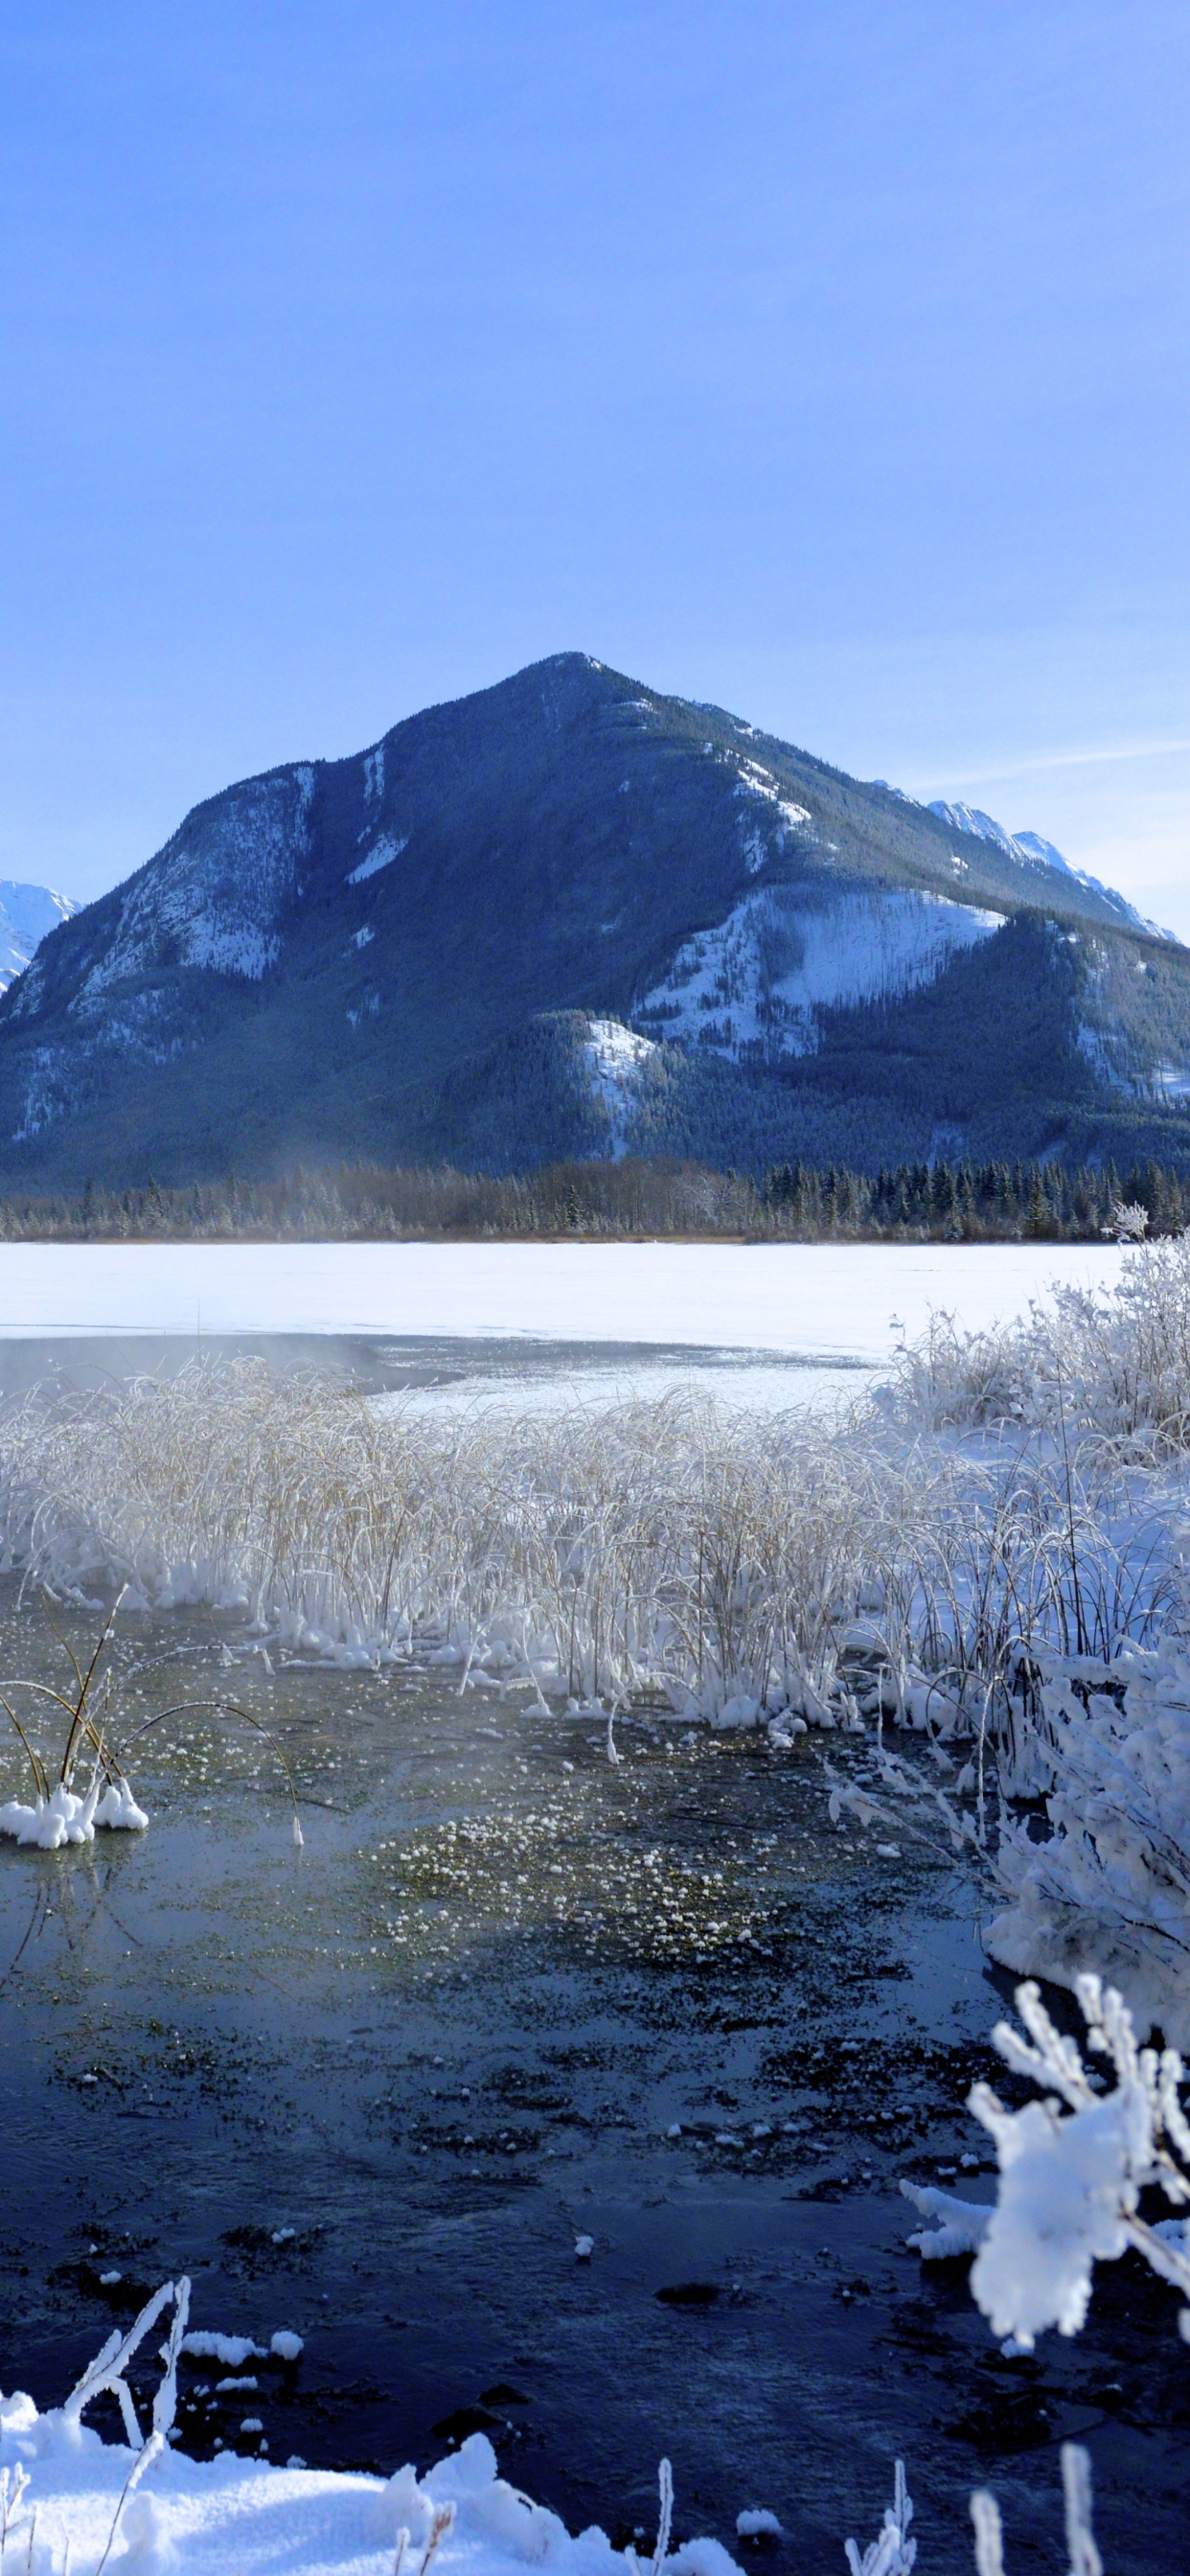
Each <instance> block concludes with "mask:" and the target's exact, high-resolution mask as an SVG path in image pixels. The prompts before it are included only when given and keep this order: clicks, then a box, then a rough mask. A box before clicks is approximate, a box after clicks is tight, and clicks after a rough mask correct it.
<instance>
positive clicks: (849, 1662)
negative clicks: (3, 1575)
mask: <svg viewBox="0 0 1190 2576" xmlns="http://www.w3.org/2000/svg"><path fill="white" fill-rule="evenodd" d="M0 1546H2V1548H3V1555H4V1561H5V1562H6V1563H7V1564H9V1565H10V1566H16V1567H21V1568H24V1569H27V1570H29V1571H30V1572H31V1573H33V1574H35V1575H36V1576H37V1577H38V1578H40V1579H41V1580H43V1581H45V1582H47V1583H49V1584H51V1585H52V1586H54V1587H55V1588H56V1589H59V1590H62V1591H67V1592H70V1593H72V1594H73V1595H74V1596H75V1597H76V1598H84V1599H87V1598H91V1597H92V1596H93V1594H94V1591H95V1587H96V1586H97V1585H103V1586H105V1587H106V1586H109V1585H111V1586H114V1585H118V1584H124V1585H126V1586H127V1587H128V1591H127V1597H128V1599H129V1601H130V1602H131V1603H132V1604H133V1605H136V1604H138V1603H139V1604H140V1605H142V1606H145V1607H154V1608H162V1609H164V1608H168V1607H170V1606H172V1605H176V1604H179V1603H186V1602H199V1601H202V1602H206V1603H210V1604H211V1605H213V1606H214V1607H216V1608H219V1609H224V1610H227V1611H239V1612H241V1613H244V1614H246V1615H247V1617H248V1619H249V1620H250V1622H252V1623H253V1624H254V1625H255V1626H256V1628H257V1629H258V1630H259V1631H262V1632H263V1631H267V1632H269V1633H270V1634H272V1635H274V1636H276V1637H277V1638H278V1639H279V1640H280V1642H281V1643H282V1644H283V1645H284V1646H287V1647H288V1648H289V1649H291V1650H292V1651H295V1652H307V1653H311V1652H313V1653H319V1652H321V1653H327V1654H334V1655H336V1656H338V1657H339V1658H340V1659H342V1660H346V1661H348V1662H352V1661H360V1662H367V1661H375V1660H378V1659H379V1660H385V1659H390V1658H392V1657H393V1656H395V1655H404V1654H406V1653H408V1652H409V1651H410V1650H411V1649H412V1648H415V1647H416V1648H417V1649H419V1650H420V1651H421V1652H423V1653H424V1654H425V1655H427V1656H428V1657H430V1658H432V1659H436V1660H437V1661H439V1662H441V1663H443V1664H447V1665H451V1664H453V1665H455V1666H457V1667H459V1668H460V1670H461V1673H462V1675H463V1676H464V1677H466V1676H468V1675H469V1674H470V1673H472V1672H475V1671H476V1670H479V1669H482V1670H484V1671H486V1672H487V1673H488V1674H492V1673H495V1674H506V1675H510V1676H511V1675H520V1676H527V1677H530V1678H531V1679H532V1680H533V1681H535V1682H536V1684H537V1686H538V1687H539V1688H540V1689H541V1690H543V1691H546V1692H548V1693H551V1694H554V1695H557V1696H560V1697H561V1698H563V1699H566V1698H570V1699H574V1700H577V1701H579V1702H585V1701H589V1700H590V1699H592V1698H593V1697H594V1696H595V1695H596V1694H603V1695H604V1697H605V1698H606V1699H608V1700H610V1701H611V1702H612V1703H613V1704H615V1703H620V1704H623V1703H626V1702H628V1701H630V1700H631V1699H632V1698H633V1697H634V1696H635V1695H638V1694H641V1693H648V1692H652V1693H660V1694H662V1695H663V1696H664V1697H665V1698H666V1699H667V1700H668V1701H669V1702H670V1703H671V1705H673V1706H674V1707H675V1708H677V1709H679V1710H682V1711H689V1712H690V1713H699V1714H702V1715H704V1716H706V1717H708V1718H710V1719H712V1720H713V1721H716V1722H719V1723H726V1724H729V1725H730V1724H742V1725H750V1724H754V1723H755V1722H757V1720H758V1719H760V1718H761V1717H762V1716H765V1715H768V1716H772V1715H773V1714H775V1713H778V1712H782V1711H790V1712H793V1713H800V1714H801V1715H802V1716H803V1717H804V1718H806V1719H807V1720H809V1721H810V1722H811V1723H814V1722H817V1723H822V1724H830V1723H835V1722H837V1721H838V1720H840V1719H841V1720H842V1721H843V1722H848V1721H850V1722H852V1723H856V1722H858V1716H859V1714H860V1713H862V1710H863V1709H864V1708H868V1709H872V1708H874V1707H875V1706H876V1705H877V1703H880V1704H882V1705H883V1706H884V1707H885V1708H886V1709H888V1710H889V1711H890V1713H891V1712H893V1711H896V1712H899V1713H901V1714H907V1715H909V1716H910V1717H911V1718H912V1719H913V1720H914V1721H915V1722H917V1723H918V1724H920V1725H922V1726H928V1728H929V1729H930V1731H931V1732H941V1733H942V1734H947V1733H950V1732H953V1731H954V1729H955V1727H956V1726H961V1725H971V1724H974V1723H977V1722H980V1721H981V1718H982V1722H984V1723H986V1711H987V1707H988V1704H989V1693H990V1694H991V1695H992V1696H993V1697H995V1698H996V1701H997V1722H998V1723H999V1722H1000V1721H1001V1720H1002V1719H1004V1717H1005V1714H1006V1712H1008V1710H1009V1708H1010V1704H1011V1690H1012V1676H1013V1675H1014V1673H1015V1672H1017V1671H1018V1670H1019V1667H1020V1664H1021V1659H1022V1656H1023V1655H1025V1656H1027V1655H1028V1654H1029V1653H1030V1652H1032V1651H1033V1650H1034V1649H1035V1648H1040V1646H1042V1645H1043V1644H1048V1645H1051V1646H1053V1647H1054V1648H1056V1649H1057V1650H1059V1651H1062V1652H1067V1651H1071V1650H1075V1649H1077V1650H1079V1651H1089V1652H1095V1651H1101V1652H1104V1653H1110V1652H1111V1651H1112V1650H1113V1647H1114V1644H1115V1643H1116V1642H1117V1640H1118V1638H1119V1636H1120V1635H1122V1634H1130V1635H1132V1636H1134V1637H1136V1638H1138V1639H1141V1638H1143V1637H1144V1636H1145V1635H1146V1633H1147V1631H1148V1629H1149V1628H1151V1626H1152V1623H1153V1619H1154V1616H1155V1615H1156V1609H1157V1606H1158V1603H1159V1597H1160V1593H1161V1587H1162V1584H1163V1582H1164V1581H1165V1579H1166V1574H1165V1567H1164V1561H1163V1559H1162V1555H1161V1550H1160V1547H1159V1546H1158V1544H1157V1541H1156V1537H1155V1534H1154V1533H1151V1532H1149V1533H1146V1531H1145V1529H1144V1526H1143V1515H1140V1516H1138V1510H1137V1505H1136V1499H1135V1496H1134V1495H1133V1494H1132V1493H1131V1491H1130V1490H1129V1488H1128V1481H1127V1476H1126V1474H1124V1472H1123V1471H1122V1470H1121V1469H1120V1467H1119V1465H1118V1463H1117V1462H1116V1461H1115V1460H1114V1459H1113V1458H1111V1457H1106V1456H1104V1455H1097V1456H1096V1458H1095V1460H1094V1461H1082V1462H1077V1463H1072V1462H1071V1461H1070V1460H1069V1459H1067V1460H1065V1461H1064V1462H1060V1463H1058V1462H1055V1460H1054V1459H1053V1458H1051V1457H1045V1456H1040V1457H1039V1456H1037V1455H1034V1454H1031V1453H1030V1452H1028V1451H1027V1450H1026V1449H1025V1448H1023V1447H1021V1446H1020V1444H1017V1448H1016V1450H1014V1451H1013V1452H1012V1454H1006V1453H1004V1452H1003V1451H1001V1452H999V1453H997V1454H995V1455H992V1454H990V1453H989V1450H988V1444H987V1443H986V1442H984V1443H982V1444H981V1445H980V1447H979V1449H978V1450H977V1451H976V1452H974V1453H972V1452H970V1451H968V1450H965V1449H964V1448H963V1446H962V1445H961V1444H959V1443H956V1442H955V1441H954V1440H953V1439H938V1438H932V1439H906V1438H905V1437H904V1436H903V1435H902V1434H901V1433H900V1432H899V1431H890V1429H889V1428H888V1426H887V1425H882V1424H881V1422H880V1421H879V1419H878V1418H877V1417H876V1416H874V1415H873V1414H871V1413H870V1412H861V1413H857V1414H856V1415H854V1416H853V1417H852V1418H851V1419H850V1420H849V1421H847V1422H844V1423H823V1422H821V1421H819V1420H816V1419H815V1418H813V1417H812V1416H809V1415H805V1414H788V1415H785V1416H778V1417H774V1416H745V1415H739V1414H736V1415H729V1414H725V1413H723V1412H721V1411H719V1410H718V1409H717V1408H716V1407H715V1406H714V1405H713V1404H710V1403H708V1402H707V1401H706V1400H705V1399H699V1398H697V1397H694V1396H689V1397H679V1396H675V1397H671V1398H668V1399H665V1400H663V1401H661V1402H658V1403H636V1404H626V1405H622V1406H618V1407H614V1408H611V1409H608V1410H604V1411H599V1412H594V1411H587V1410H585V1409H583V1408H582V1407H579V1406H575V1407H571V1408H568V1409H567V1410H565V1411H563V1412H560V1413H557V1414H554V1415H552V1416H551V1415H544V1416H543V1415H540V1414H535V1415H531V1416H529V1417H526V1418H525V1419H523V1420H518V1419H515V1418H510V1417H509V1416H507V1415H505V1414H502V1413H497V1412H493V1411H476V1412H475V1413H473V1414H471V1415H464V1416H458V1415H455V1414H450V1415H437V1416H436V1415H434V1414H432V1413H430V1412H427V1411H424V1410H414V1409H402V1408H401V1407H393V1408H377V1407H376V1406H374V1405H372V1404H369V1403H368V1402H367V1401H366V1400H364V1399H362V1398H360V1397H359V1396H358V1395H356V1394H354V1393H352V1392H351V1391H350V1390H347V1389H344V1388H343V1387H341V1386H338V1385H335V1384H332V1383H329V1382H326V1381H322V1380H317V1379H312V1380H294V1379H289V1380H283V1381H280V1382H278V1381H276V1380H274V1379H273V1378H271V1377H270V1375H269V1373H268V1371H267V1370H266V1369H265V1368H264V1367H263V1366H261V1365H260V1364H258V1363H256V1362H243V1361H241V1362H234V1363H232V1364H230V1365H225V1364H220V1363H217V1362H215V1363H198V1362H196V1363H194V1364H193V1365H191V1366H190V1367H189V1368H188V1369H186V1370H185V1371H183V1373H182V1374H181V1375H180V1376H178V1377H176V1378H174V1379H172V1380H168V1381H164V1382H162V1381H158V1380H156V1379H142V1380H138V1381H134V1382H133V1383H131V1384H129V1385H127V1386H123V1387H118V1386H117V1387H111V1388H107V1389H105V1390H103V1391H101V1392H98V1393H87V1394H85V1395H73V1394H68V1395H59V1396H55V1397H54V1398H52V1399H47V1398H46V1397H44V1396H42V1395H40V1394H39V1395H34V1396H31V1397H29V1398H27V1399H26V1400H24V1401H23V1402H21V1403H20V1404H18V1405H16V1406H15V1407H13V1408H12V1409H10V1411H9V1412H8V1413H7V1414H6V1416H5V1417H4V1419H3V1421H2V1423H0Z"/></svg>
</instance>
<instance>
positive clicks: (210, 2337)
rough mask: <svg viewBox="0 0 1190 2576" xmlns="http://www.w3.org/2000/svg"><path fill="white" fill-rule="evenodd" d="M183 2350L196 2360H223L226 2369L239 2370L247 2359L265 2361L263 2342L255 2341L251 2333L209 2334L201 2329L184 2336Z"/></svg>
mask: <svg viewBox="0 0 1190 2576" xmlns="http://www.w3.org/2000/svg"><path fill="white" fill-rule="evenodd" d="M182 2350H183V2352H188V2353H190V2354H192V2355H193V2358H194V2359H195V2361H221V2362H222V2363H223V2366H224V2368H225V2369H226V2370H239V2368H240V2367H241V2365H242V2363H244V2362H245V2361H263V2359H264V2346H263V2344H259V2343H253V2341H252V2337H251V2335H225V2334H208V2333H206V2332H205V2331H202V2330H200V2331H199V2332H197V2333H194V2334H188V2335H185V2336H183V2339H182Z"/></svg>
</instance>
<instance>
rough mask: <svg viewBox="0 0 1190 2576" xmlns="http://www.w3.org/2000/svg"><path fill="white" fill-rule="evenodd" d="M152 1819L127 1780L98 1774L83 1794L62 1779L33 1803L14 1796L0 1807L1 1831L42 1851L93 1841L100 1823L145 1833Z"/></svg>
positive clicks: (114, 1827) (116, 1828)
mask: <svg viewBox="0 0 1190 2576" xmlns="http://www.w3.org/2000/svg"><path fill="white" fill-rule="evenodd" d="M148 1822H149V1819H148V1817H147V1816H146V1814H145V1812H144V1809H143V1808H142V1807H138V1805H137V1803H136V1800H135V1798H134V1797H133V1794H132V1791H131V1789H130V1788H129V1786H128V1783H127V1781H126V1780H121V1781H111V1782H110V1783H106V1784H105V1783H104V1782H102V1781H101V1780H100V1779H99V1778H98V1777H97V1778H96V1779H95V1780H93V1781H92V1783H91V1786H90V1788H89V1789H88V1790H87V1791H86V1793H85V1795H84V1796H82V1797H80V1796H78V1795H77V1794H76V1793H75V1791H74V1790H73V1789H67V1788H66V1787H65V1786H64V1785H63V1784H62V1783H61V1782H60V1783H59V1785H58V1787H57V1788H56V1789H55V1790H53V1792H52V1793H51V1795H50V1796H49V1797H48V1798H38V1799H36V1800H35V1801H34V1803H33V1805H32V1806H26V1805H25V1804H24V1803H23V1801H22V1800H21V1799H19V1798H10V1799H9V1801H8V1803H7V1805H6V1806H3V1807H0V1834H7V1835H8V1837H9V1839H10V1841H12V1842H18V1843H32V1844H35V1845H36V1847H37V1848H38V1850H40V1851H61V1849H62V1847H63V1845H64V1844H65V1843H93V1842H94V1840H95V1833H96V1828H97V1827H99V1826H104V1827H106V1828H107V1829H108V1830H109V1831H123V1832H125V1833H136V1834H141V1833H144V1831H145V1829H146V1827H147V1825H148Z"/></svg>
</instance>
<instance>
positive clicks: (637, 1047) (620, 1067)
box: [582, 1020, 657, 1162]
mask: <svg viewBox="0 0 1190 2576" xmlns="http://www.w3.org/2000/svg"><path fill="white" fill-rule="evenodd" d="M587 1032H588V1034H587V1038H586V1042H585V1044H584V1046H583V1050H582V1052H583V1055H584V1057H585V1059H586V1064H587V1070H588V1073H589V1075H590V1079H591V1087H592V1089H593V1091H594V1092H595V1095H596V1098H597V1099H598V1100H599V1101H600V1102H601V1103H602V1106H603V1107H604V1109H606V1111H607V1116H608V1123H609V1125H610V1127H611V1134H612V1158H613V1160H614V1161H615V1162H619V1160H620V1158H621V1156H622V1155H623V1153H624V1152H625V1150H626V1146H625V1136H626V1131H627V1126H628V1121H629V1119H630V1118H631V1116H632V1112H633V1110H634V1109H635V1107H636V1096H635V1094H636V1086H635V1081H634V1076H635V1075H636V1074H637V1073H639V1071H640V1068H641V1066H642V1064H645V1063H647V1061H648V1059H649V1057H650V1056H651V1055H655V1054H656V1052H657V1050H656V1046H655V1044H654V1042H653V1040H652V1038H644V1037H641V1036H640V1035H639V1034H638V1032H637V1031H636V1030H635V1029H628V1028H625V1026H624V1023H623V1021H622V1020H588V1022H587Z"/></svg>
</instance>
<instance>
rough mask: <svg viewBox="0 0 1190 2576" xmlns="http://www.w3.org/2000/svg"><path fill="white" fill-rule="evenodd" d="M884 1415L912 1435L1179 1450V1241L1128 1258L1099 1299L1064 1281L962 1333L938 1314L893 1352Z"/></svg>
mask: <svg viewBox="0 0 1190 2576" xmlns="http://www.w3.org/2000/svg"><path fill="white" fill-rule="evenodd" d="M887 1408H888V1411H889V1414H890V1417H891V1418H892V1419H893V1420H895V1421H897V1422H899V1423H900V1424H901V1425H902V1426H903V1427H904V1428H906V1429H909V1430H912V1431H913V1432H915V1433H920V1432H922V1431H926V1430H941V1429H944V1428H956V1427H957V1428H961V1429H971V1428H976V1427H979V1426H982V1425H988V1426H990V1427H993V1428H995V1429H1000V1428H1002V1427H1003V1426H1004V1425H1006V1424H1008V1423H1011V1422H1018V1423H1020V1424H1021V1425H1022V1426H1024V1427H1026V1428H1028V1429H1030V1430H1033V1431H1045V1432H1048V1433H1050V1434H1051V1435H1052V1436H1054V1437H1055V1438H1062V1437H1065V1438H1067V1439H1074V1440H1078V1439H1080V1438H1081V1437H1082V1436H1083V1435H1084V1434H1087V1433H1090V1434H1095V1435H1098V1436H1099V1437H1102V1438H1106V1439H1109V1440H1112V1441H1116V1442H1121V1443H1127V1442H1132V1443H1135V1449H1136V1454H1137V1455H1138V1456H1139V1457H1141V1458H1148V1457H1152V1456H1154V1455H1160V1456H1166V1457H1182V1456H1183V1455H1184V1454H1185V1452H1186V1450H1187V1447H1188V1446H1190V1235H1188V1234H1183V1235H1178V1236H1175V1237H1171V1238H1169V1239H1167V1240H1164V1241H1161V1242H1157V1243H1146V1244H1142V1245H1140V1246H1139V1247H1138V1249H1137V1250H1136V1251H1134V1252H1131V1253H1130V1254H1129V1255H1128V1257H1127V1258H1126V1260H1125V1261H1124V1262H1123V1264H1122V1266H1121V1271H1120V1276H1119V1280H1118V1282H1117V1284H1116V1286H1115V1287H1114V1288H1113V1289H1111V1290H1110V1291H1096V1290H1094V1289H1091V1288H1078V1287H1073V1286H1070V1285H1057V1286H1055V1287H1054V1288H1053V1290H1052V1292H1051V1295H1050V1299H1049V1301H1048V1303H1045V1304H1042V1303H1041V1302H1040V1301H1034V1303H1033V1304H1032V1305H1031V1306H1030V1309H1029V1312H1028V1314H1027V1315H1026V1316H1020V1317H1017V1318H1015V1319H1012V1320H1010V1321H1008V1322H1006V1323H1004V1324H1000V1325H996V1326H994V1327H992V1328H991V1329H990V1330H987V1331H982V1332H975V1333H969V1332H966V1331H964V1330H963V1328H962V1325H961V1324H960V1323H959V1322H958V1321H957V1320H956V1318H955V1317H954V1316H953V1315H948V1314H945V1313H941V1312H940V1313H938V1314H936V1315H935V1316H934V1318H933V1321H932V1323H931V1326H930V1329H929V1331H928V1332H927V1333H926V1334H925V1335H924V1336H923V1338H922V1340H921V1341H920V1342H918V1343H916V1344H914V1345H913V1346H912V1347H910V1348H907V1349H906V1350H904V1351H903V1352H902V1353H901V1354H900V1360H899V1364H898V1367H897V1370H896V1372H895V1376H894V1381H893V1384H892V1386H891V1388H890V1390H889V1393H888V1398H887Z"/></svg>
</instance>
